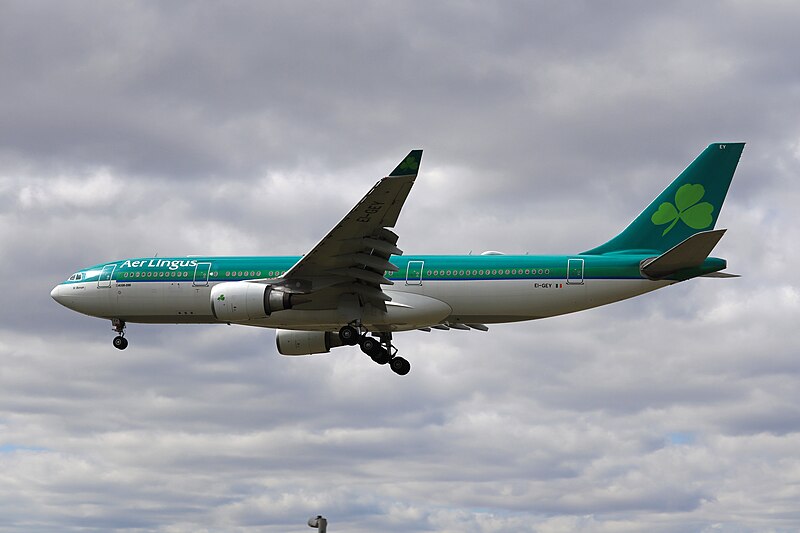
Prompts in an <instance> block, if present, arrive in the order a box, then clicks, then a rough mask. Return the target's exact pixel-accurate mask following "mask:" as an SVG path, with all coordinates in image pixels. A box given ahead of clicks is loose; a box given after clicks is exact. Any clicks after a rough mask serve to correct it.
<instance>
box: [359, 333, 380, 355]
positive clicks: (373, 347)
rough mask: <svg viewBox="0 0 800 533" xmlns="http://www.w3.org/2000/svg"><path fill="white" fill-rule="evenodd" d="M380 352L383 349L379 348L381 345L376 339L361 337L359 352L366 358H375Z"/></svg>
mask: <svg viewBox="0 0 800 533" xmlns="http://www.w3.org/2000/svg"><path fill="white" fill-rule="evenodd" d="M381 350H383V348H381V343H380V342H379V341H378V339H375V338H373V337H363V338H362V339H361V351H362V352H364V353H365V354H367V355H368V356H370V357H375V356H376V355H378V354H379V353H380V352H381Z"/></svg>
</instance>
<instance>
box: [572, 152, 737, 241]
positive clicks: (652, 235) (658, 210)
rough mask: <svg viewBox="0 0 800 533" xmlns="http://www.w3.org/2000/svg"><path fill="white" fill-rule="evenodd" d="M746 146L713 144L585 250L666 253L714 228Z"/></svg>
mask: <svg viewBox="0 0 800 533" xmlns="http://www.w3.org/2000/svg"><path fill="white" fill-rule="evenodd" d="M743 149H744V143H714V144H710V145H709V146H708V148H706V149H705V150H703V152H702V153H701V154H700V155H699V156H697V159H695V160H694V161H693V162H692V164H690V165H689V166H688V167H686V170H684V171H683V172H681V174H680V176H678V177H677V178H675V181H673V182H672V183H671V184H670V185H669V187H667V188H666V189H665V190H664V192H662V193H661V194H660V195H658V197H657V198H656V199H655V200H653V202H652V203H651V204H650V205H649V206H648V207H647V209H645V210H644V211H642V213H641V214H640V215H639V216H638V217H636V219H634V221H633V222H631V223H630V225H629V226H628V227H627V228H625V230H623V232H622V233H620V234H619V235H617V236H616V237H614V238H613V239H611V240H610V241H608V242H607V243H605V244H603V245H600V246H598V247H596V248H593V249H591V250H587V251H586V252H583V254H585V255H598V254H607V253H614V252H622V253H625V252H628V253H653V252H659V253H663V252H666V251H667V250H669V249H670V248H672V247H674V246H676V245H677V244H679V243H681V242H683V241H684V240H686V239H688V238H689V237H691V236H692V235H694V234H695V233H698V232H701V231H708V230H711V229H713V228H714V225H715V224H716V223H717V218H718V217H719V213H720V210H721V209H722V202H723V201H724V200H725V195H726V194H727V193H728V187H730V184H731V180H732V179H733V173H734V171H735V170H736V165H737V164H738V163H739V158H740V157H741V155H742V150H743Z"/></svg>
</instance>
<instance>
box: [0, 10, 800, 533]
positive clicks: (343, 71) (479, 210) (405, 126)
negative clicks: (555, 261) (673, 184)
mask: <svg viewBox="0 0 800 533" xmlns="http://www.w3.org/2000/svg"><path fill="white" fill-rule="evenodd" d="M486 4H487V3H486V2H438V3H432V2H388V1H387V2H288V1H287V2H165V3H156V2H115V3H111V2H101V1H96V2H78V1H75V2H23V1H19V2H14V1H2V2H0V252H2V260H0V280H2V285H1V286H2V295H3V298H2V305H0V531H2V532H18V531H19V532H23V531H24V532H39V531H42V532H44V531H113V530H119V531H157V532H170V533H175V532H196V531H214V532H217V531H226V532H227V531H232V532H269V533H273V532H274V533H278V532H281V533H285V532H290V533H291V532H302V531H310V529H309V528H308V527H307V526H306V525H305V521H306V520H307V519H308V517H309V516H312V515H316V514H323V515H325V516H326V517H328V519H329V520H330V527H329V531H332V532H334V531H342V532H343V531H348V532H356V533H359V532H373V531H390V532H407V531H411V532H416V531H444V532H462V531H476V532H506V531H537V532H543V533H546V532H560V531H614V532H617V531H643V530H647V531H657V532H684V531H715V532H716V531H722V532H751V531H796V530H798V529H800V507H799V506H798V501H800V353H798V352H800V333H799V332H798V319H800V284H798V282H797V280H796V279H795V278H793V277H792V274H791V272H792V266H793V265H796V264H797V263H798V262H800V252H798V248H797V246H796V243H797V242H799V241H800V229H798V226H799V224H798V215H797V206H798V205H800V182H798V179H797V176H798V173H799V172H800V54H798V53H797V50H798V47H799V46H800V37H799V36H798V32H797V28H798V27H800V7H798V6H797V4H796V3H795V2H778V1H774V2H769V1H766V2H715V1H710V2H694V1H692V2H688V1H687V2H660V3H652V2H613V3H598V2H557V3H546V2H503V3H498V4H499V5H489V6H487V5H486ZM489 4H493V3H489ZM717 141H719V142H734V141H746V142H747V143H748V144H747V147H746V148H745V151H744V155H743V157H742V160H741V162H740V165H739V168H738V171H737V174H736V178H735V180H734V182H733V185H732V187H731V191H730V194H729V196H728V200H727V202H726V205H725V208H724V209H723V211H722V215H721V218H720V222H719V225H720V226H721V227H727V228H729V232H728V234H727V235H726V237H725V238H724V239H723V240H722V241H721V243H720V244H719V246H718V247H717V249H716V250H715V254H716V255H719V256H723V257H726V258H727V259H728V261H729V271H732V272H735V273H739V274H742V275H743V277H742V278H739V279H735V280H715V279H701V280H695V281H692V282H689V283H684V284H680V285H678V286H675V287H671V288H668V289H665V290H663V291H660V292H657V293H654V294H650V295H648V296H645V297H642V298H639V299H634V300H631V301H627V302H622V303H618V304H615V305H612V306H608V307H604V308H600V309H595V310H591V311H586V312H583V313H578V314H576V315H572V316H566V317H559V318H553V319H547V320H543V321H539V322H530V323H522V324H516V325H504V326H494V327H492V328H491V330H490V331H489V332H488V333H480V332H461V331H453V332H434V333H430V334H425V333H422V332H414V333H408V334H405V335H400V336H398V337H397V338H396V342H397V343H398V344H399V347H400V349H401V352H402V354H403V355H404V356H406V357H407V358H408V359H409V360H410V361H411V362H412V364H413V369H412V372H411V373H410V374H409V375H408V376H406V377H405V378H400V377H398V376H396V375H394V374H392V373H391V372H389V371H388V370H387V369H386V368H382V367H378V366H377V365H374V364H373V363H372V362H371V361H369V360H368V359H367V358H366V357H365V356H363V355H362V354H361V353H360V352H359V351H358V350H357V349H340V350H337V351H334V352H333V353H331V354H329V355H323V356H316V357H307V358H284V357H281V356H280V355H278V354H277V353H276V350H275V345H274V334H273V333H272V332H271V331H264V330H251V329H248V328H244V327H224V326H149V325H136V324H132V325H130V326H129V328H128V337H129V339H130V340H131V347H130V348H129V349H128V350H126V351H125V352H119V351H117V350H114V349H113V347H112V346H111V338H112V337H113V333H112V332H111V330H110V324H108V323H107V322H104V321H100V320H97V319H92V318H89V317H85V316H82V315H79V314H76V313H72V312H69V311H67V310H66V309H64V308H63V307H61V306H59V305H58V304H56V303H55V302H53V301H52V300H51V299H50V296H49V292H50V289H51V288H52V286H54V285H55V284H56V283H58V282H59V281H61V280H63V279H65V278H66V277H67V276H69V275H70V274H71V273H72V272H73V271H75V270H77V269H78V268H80V267H83V266H87V265H90V264H95V263H99V262H102V261H106V260H113V259H120V258H125V257H132V256H150V255H153V254H155V253H158V254H160V255H162V256H164V255H184V254H243V255H244V254H265V255H273V254H274V255H278V254H300V253H303V252H305V251H307V250H309V249H310V248H311V247H312V246H313V245H314V244H315V243H316V241H317V240H318V239H319V238H320V237H321V236H322V235H324V234H325V233H326V232H327V231H328V230H329V229H330V228H331V227H332V226H333V224H335V223H336V222H337V221H338V220H339V218H340V217H341V216H342V215H343V214H344V213H345V212H346V211H347V210H348V209H349V208H350V207H351V206H352V205H353V204H354V203H355V202H356V201H357V200H358V199H360V198H361V196H362V195H363V194H364V193H365V192H366V191H367V190H368V189H369V188H370V187H371V186H372V185H373V183H374V182H375V180H376V179H378V178H380V177H381V176H383V175H385V174H386V173H387V172H388V171H390V170H391V169H392V168H393V167H394V165H396V164H397V162H398V161H399V160H400V159H401V158H402V157H403V156H404V155H405V154H406V153H407V152H408V151H409V150H410V149H413V148H423V149H424V150H425V155H424V158H423V163H422V168H421V173H420V176H419V179H418V180H417V184H416V186H415V188H414V190H413V191H412V194H411V196H410V197H409V201H408V203H407V204H406V207H405V209H404V212H403V216H402V217H401V220H400V222H399V224H398V227H397V231H398V233H399V234H400V243H399V244H400V246H401V247H402V248H403V249H405V250H406V251H407V253H414V252H418V253H468V252H470V251H473V252H475V253H477V252H481V251H483V250H487V249H492V250H502V251H505V252H510V253H514V252H516V253H526V252H530V253H559V252H562V253H572V252H577V251H581V250H585V249H588V248H591V247H593V246H595V245H597V244H600V243H602V242H605V240H607V239H608V238H609V237H611V236H613V235H614V234H615V233H616V232H617V231H618V230H619V229H621V227H623V226H624V225H625V224H626V223H627V222H628V221H629V220H631V219H632V218H633V217H634V216H635V215H636V214H638V212H639V211H640V210H641V209H642V208H643V207H644V206H645V205H646V204H647V203H648V202H649V201H650V200H651V199H652V198H653V197H655V195H656V194H657V193H659V192H660V191H661V190H662V189H663V187H664V186H666V184H667V183H668V182H669V181H670V180H671V179H672V178H673V177H674V176H675V175H677V174H678V173H679V172H680V171H681V170H682V169H683V168H684V167H685V166H686V165H687V164H688V163H689V162H690V161H691V160H692V159H693V158H694V157H695V156H696V155H697V154H698V153H700V151H701V150H702V149H703V148H704V147H705V146H706V145H708V144H709V143H711V142H717Z"/></svg>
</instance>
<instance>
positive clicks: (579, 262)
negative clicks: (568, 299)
mask: <svg viewBox="0 0 800 533" xmlns="http://www.w3.org/2000/svg"><path fill="white" fill-rule="evenodd" d="M567 285H583V259H567Z"/></svg>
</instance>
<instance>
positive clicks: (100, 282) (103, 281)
mask: <svg viewBox="0 0 800 533" xmlns="http://www.w3.org/2000/svg"><path fill="white" fill-rule="evenodd" d="M116 268H117V265H116V264H113V265H106V266H104V267H103V270H102V271H101V272H100V276H99V277H98V278H97V287H98V288H107V287H111V278H112V276H113V275H114V269H116Z"/></svg>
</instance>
